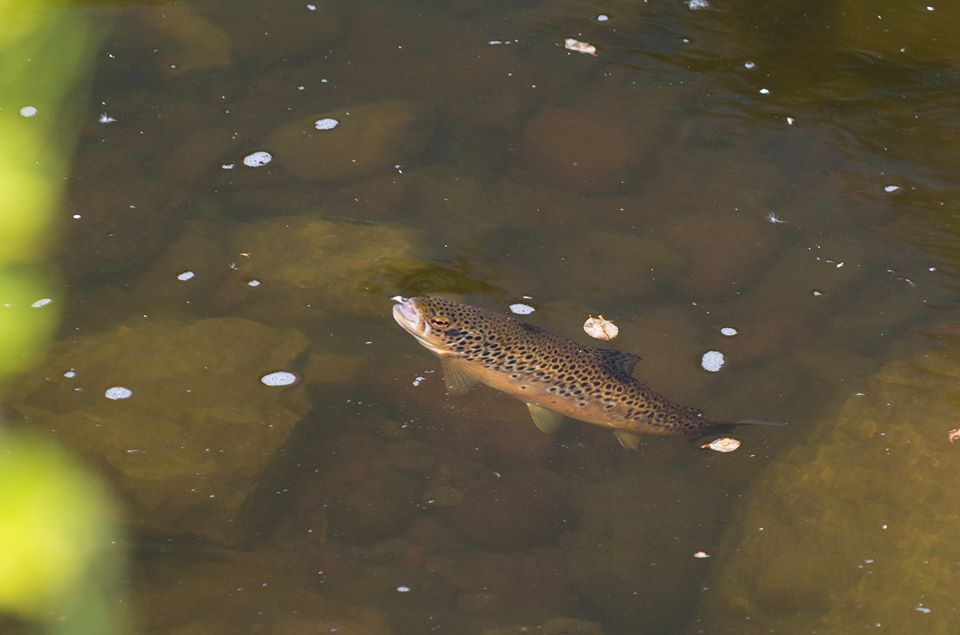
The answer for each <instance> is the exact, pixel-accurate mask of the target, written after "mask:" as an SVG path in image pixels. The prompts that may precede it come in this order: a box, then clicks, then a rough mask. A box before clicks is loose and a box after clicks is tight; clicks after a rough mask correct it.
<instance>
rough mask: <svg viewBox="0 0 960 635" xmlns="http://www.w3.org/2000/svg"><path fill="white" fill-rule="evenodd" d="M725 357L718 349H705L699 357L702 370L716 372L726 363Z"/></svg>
mask: <svg viewBox="0 0 960 635" xmlns="http://www.w3.org/2000/svg"><path fill="white" fill-rule="evenodd" d="M726 361H727V360H726V359H725V358H724V357H723V353H721V352H720V351H707V352H706V353H704V354H703V357H702V358H700V365H701V366H702V367H703V370H705V371H708V372H711V373H716V372H719V371H720V369H721V368H723V365H724V364H725V363H726Z"/></svg>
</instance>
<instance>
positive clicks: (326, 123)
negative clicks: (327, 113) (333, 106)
mask: <svg viewBox="0 0 960 635" xmlns="http://www.w3.org/2000/svg"><path fill="white" fill-rule="evenodd" d="M339 125H340V122H339V121H337V120H336V119H334V118H333V117H324V118H323V119H317V120H316V121H315V122H313V127H314V128H316V129H317V130H333V129H334V128H336V127H337V126H339Z"/></svg>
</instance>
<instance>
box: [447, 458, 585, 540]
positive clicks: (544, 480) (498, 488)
mask: <svg viewBox="0 0 960 635" xmlns="http://www.w3.org/2000/svg"><path fill="white" fill-rule="evenodd" d="M466 500H467V501H469V504H468V505H461V506H459V507H455V508H452V509H451V510H450V519H451V524H452V525H453V528H454V529H455V530H456V532H457V535H458V536H459V537H460V539H461V540H463V541H464V542H465V543H467V544H470V545H473V546H477V547H482V548H485V549H491V550H494V551H515V550H518V549H525V548H528V547H534V546H543V545H546V544H549V543H550V542H551V541H552V540H553V539H554V538H556V537H557V536H558V535H559V534H560V533H561V532H562V531H564V530H566V529H569V528H570V525H571V523H572V520H573V517H574V510H573V506H572V505H571V503H570V502H569V500H568V498H567V494H566V492H565V491H564V487H563V481H562V479H560V477H558V476H557V475H555V474H553V473H552V472H547V471H545V470H518V471H516V472H507V473H505V474H503V475H502V476H501V477H499V478H491V479H488V480H485V481H482V482H480V483H478V484H476V485H475V486H474V487H471V488H470V489H469V490H468V491H467V492H466Z"/></svg>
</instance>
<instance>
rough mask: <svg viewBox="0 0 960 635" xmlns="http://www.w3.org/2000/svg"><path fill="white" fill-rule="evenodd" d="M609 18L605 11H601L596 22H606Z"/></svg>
mask: <svg viewBox="0 0 960 635" xmlns="http://www.w3.org/2000/svg"><path fill="white" fill-rule="evenodd" d="M609 19H610V16H609V15H607V14H606V13H601V14H599V15H598V16H597V22H606V21H607V20H609Z"/></svg>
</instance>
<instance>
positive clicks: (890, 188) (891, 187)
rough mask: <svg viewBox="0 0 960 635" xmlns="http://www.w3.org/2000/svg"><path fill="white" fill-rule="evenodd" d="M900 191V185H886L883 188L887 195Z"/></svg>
mask: <svg viewBox="0 0 960 635" xmlns="http://www.w3.org/2000/svg"><path fill="white" fill-rule="evenodd" d="M899 189H900V186H899V185H884V186H883V191H884V192H886V193H887V194H892V193H894V192H896V191H897V190H899Z"/></svg>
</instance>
